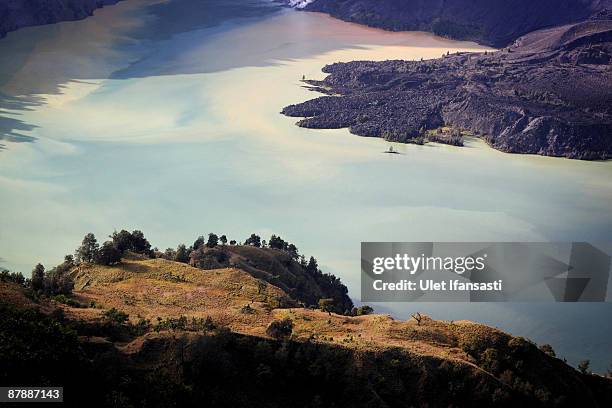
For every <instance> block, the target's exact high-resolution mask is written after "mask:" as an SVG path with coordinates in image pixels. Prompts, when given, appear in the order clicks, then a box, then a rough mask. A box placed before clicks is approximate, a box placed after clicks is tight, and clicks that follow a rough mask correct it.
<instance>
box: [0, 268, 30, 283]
mask: <svg viewBox="0 0 612 408" xmlns="http://www.w3.org/2000/svg"><path fill="white" fill-rule="evenodd" d="M0 282H12V283H16V284H18V285H20V286H24V285H25V277H24V276H23V275H22V274H20V273H17V272H11V271H9V270H8V269H0Z"/></svg>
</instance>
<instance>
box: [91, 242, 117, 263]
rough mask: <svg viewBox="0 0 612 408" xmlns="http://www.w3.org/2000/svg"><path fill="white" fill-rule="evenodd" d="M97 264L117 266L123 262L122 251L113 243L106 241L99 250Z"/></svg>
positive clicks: (96, 258)
mask: <svg viewBox="0 0 612 408" xmlns="http://www.w3.org/2000/svg"><path fill="white" fill-rule="evenodd" d="M95 262H96V263H97V264H99V265H115V264H118V263H119V262H121V251H119V250H118V249H117V248H115V246H114V245H113V243H112V242H111V241H106V242H105V243H104V244H102V247H101V248H100V249H99V250H98V252H97V254H96V257H95Z"/></svg>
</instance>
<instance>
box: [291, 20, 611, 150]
mask: <svg viewBox="0 0 612 408" xmlns="http://www.w3.org/2000/svg"><path fill="white" fill-rule="evenodd" d="M611 64H612V13H611V12H610V11H603V12H599V13H597V14H596V15H594V16H592V17H591V18H589V19H588V20H586V21H583V22H580V23H575V24H568V25H565V26H561V27H555V28H550V29H546V30H540V31H536V32H533V33H530V34H528V35H525V36H523V37H521V38H519V39H517V40H516V41H515V42H514V43H513V44H512V45H511V46H510V47H507V48H504V49H501V50H500V51H497V52H484V53H477V54H469V53H459V54H453V55H444V56H442V58H439V59H435V60H428V61H401V60H395V61H383V62H372V61H354V62H349V63H335V64H331V65H328V66H326V67H324V68H323V72H325V73H327V74H329V75H328V76H327V77H326V78H325V79H324V80H323V81H306V82H308V84H309V85H310V86H311V87H312V89H313V90H316V91H319V92H322V93H325V94H326V96H323V97H319V98H316V99H313V100H309V101H307V102H304V103H300V104H297V105H291V106H287V107H286V108H284V109H283V110H282V113H283V114H285V115H288V116H294V117H303V118H304V119H302V120H300V121H299V122H298V123H297V124H298V125H299V126H302V127H307V128H318V129H330V128H349V130H350V131H351V132H352V133H354V134H356V135H360V136H370V137H381V138H384V139H386V140H388V141H393V142H404V143H424V142H427V141H428V140H430V141H431V140H432V139H437V140H435V141H444V140H443V139H445V138H446V139H447V140H446V141H448V142H449V143H450V144H456V145H460V144H461V143H460V141H459V140H457V137H456V135H455V136H453V135H452V134H451V135H449V136H448V137H446V136H445V134H446V133H447V132H448V129H449V128H450V129H451V130H452V131H453V130H454V131H455V132H458V131H459V132H463V133H465V132H469V134H473V135H476V136H479V137H482V138H483V139H484V140H485V141H486V142H487V143H488V144H490V145H491V146H492V147H494V148H495V149H498V150H501V151H504V152H509V153H528V154H539V155H546V156H558V157H567V158H571V159H584V160H603V159H609V158H610V157H612V71H611ZM439 129H444V130H443V131H441V130H439Z"/></svg>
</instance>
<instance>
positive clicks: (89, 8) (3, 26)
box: [0, 0, 121, 38]
mask: <svg viewBox="0 0 612 408" xmlns="http://www.w3.org/2000/svg"><path fill="white" fill-rule="evenodd" d="M119 1H121V0H28V1H24V0H0V38H2V37H4V36H6V34H7V33H9V32H11V31H14V30H17V29H19V28H22V27H29V26H35V25H42V24H52V23H57V22H60V21H71V20H80V19H83V18H85V17H89V16H91V15H92V14H93V11H94V10H95V9H97V8H100V7H103V6H105V5H109V4H115V3H118V2H119Z"/></svg>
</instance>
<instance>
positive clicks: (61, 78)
mask: <svg viewBox="0 0 612 408" xmlns="http://www.w3.org/2000/svg"><path fill="white" fill-rule="evenodd" d="M122 6H123V5H121V4H120V5H117V6H112V7H122ZM129 6H132V5H129ZM112 7H110V8H112ZM126 7H127V6H126ZM110 8H109V9H110ZM281 9H282V7H281V6H279V5H277V4H275V3H273V2H271V1H266V0H170V1H168V2H163V3H156V2H149V1H147V0H142V1H141V2H140V5H138V6H132V8H131V9H128V10H127V11H124V12H123V15H119V16H118V17H117V19H119V18H126V16H127V17H128V18H132V19H133V21H144V22H145V23H144V24H134V26H132V27H129V28H128V29H124V30H117V31H118V32H117V33H114V32H113V27H112V23H113V22H114V21H113V20H114V19H115V16H113V15H110V16H102V17H101V16H97V17H94V18H93V19H96V18H98V19H99V20H101V21H99V23H98V24H97V25H99V26H104V25H107V27H106V28H100V27H97V26H96V24H93V23H92V22H91V21H87V22H82V21H81V22H71V23H69V24H53V25H48V26H40V27H31V28H26V29H23V30H19V31H18V32H15V33H10V34H9V36H7V37H6V38H4V39H2V40H0V54H1V55H4V56H9V58H2V61H0V141H8V142H32V141H34V140H35V138H34V137H32V136H27V135H25V134H23V133H22V132H28V131H31V130H33V129H35V128H36V126H34V125H32V124H28V123H26V122H25V121H23V120H20V119H19V118H16V116H19V115H20V114H19V112H25V111H29V110H32V109H33V108H35V107H36V106H40V105H43V104H44V103H45V101H44V98H41V97H38V96H36V95H41V94H49V95H57V94H60V93H61V92H62V85H63V84H65V83H67V82H70V81H78V80H86V79H91V78H96V79H105V78H113V79H129V78H142V77H147V76H151V75H160V74H165V73H164V72H162V70H163V67H162V66H157V65H158V64H163V62H164V60H160V59H157V58H155V56H156V55H157V53H158V52H159V51H160V50H162V51H163V50H164V48H169V49H173V50H174V53H175V55H179V54H180V53H181V51H182V50H181V48H180V46H181V44H178V47H177V44H173V42H171V41H170V40H171V39H173V38H174V37H176V36H180V35H181V34H185V33H189V32H192V31H199V30H206V29H213V30H214V29H216V28H217V29H221V27H222V26H225V25H232V26H238V25H245V24H248V23H249V22H253V21H257V20H259V19H261V18H264V17H266V16H270V15H274V14H276V13H278V12H279V11H280V10H281ZM104 12H109V13H108V14H111V13H112V12H113V10H106V9H105V10H104ZM107 22H109V23H111V24H106V23H107ZM88 23H91V25H92V26H94V29H95V30H97V31H96V33H94V34H93V35H91V36H90V37H88V36H87V34H88V30H90V31H91V28H83V27H85V25H86V24H88ZM80 29H83V31H84V33H83V38H82V39H78V36H79V34H81V33H80V32H79V30H80ZM109 34H112V35H109ZM96 36H104V38H105V39H108V38H109V37H112V38H111V40H110V44H102V46H100V45H99V41H101V40H99V38H97V37H96ZM205 36H206V34H205V33H202V34H201V35H200V36H199V38H200V41H202V39H203V38H205ZM71 37H72V38H74V42H72V41H69V42H67V41H66V40H67V38H71ZM75 44H77V45H76V46H75ZM41 45H42V46H41ZM104 47H107V48H111V49H112V52H113V53H112V54H109V57H108V58H106V57H105V54H104V52H102V48H104ZM98 48H99V49H100V52H99V53H98ZM41 49H42V50H43V51H42V52H41ZM60 54H61V55H63V56H64V58H63V60H62V58H59V57H58V56H57V55H60ZM117 55H119V57H118V56H117ZM32 57H36V58H37V61H39V63H38V65H39V67H40V66H42V65H48V66H49V67H51V68H50V69H45V70H44V72H43V71H41V70H42V68H32ZM108 60H111V62H110V63H109V62H108ZM134 61H135V62H134ZM147 61H151V63H150V64H148V63H147V64H143V62H147ZM107 63H108V66H109V68H108V69H107V70H106V71H104V68H101V67H104V65H105V64H107ZM228 68H230V67H228ZM23 72H26V73H25V74H24V73H23ZM17 74H19V75H20V76H19V75H17ZM16 77H18V78H17V79H16ZM3 148H4V145H2V144H0V151H1V150H2V149H3Z"/></svg>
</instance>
